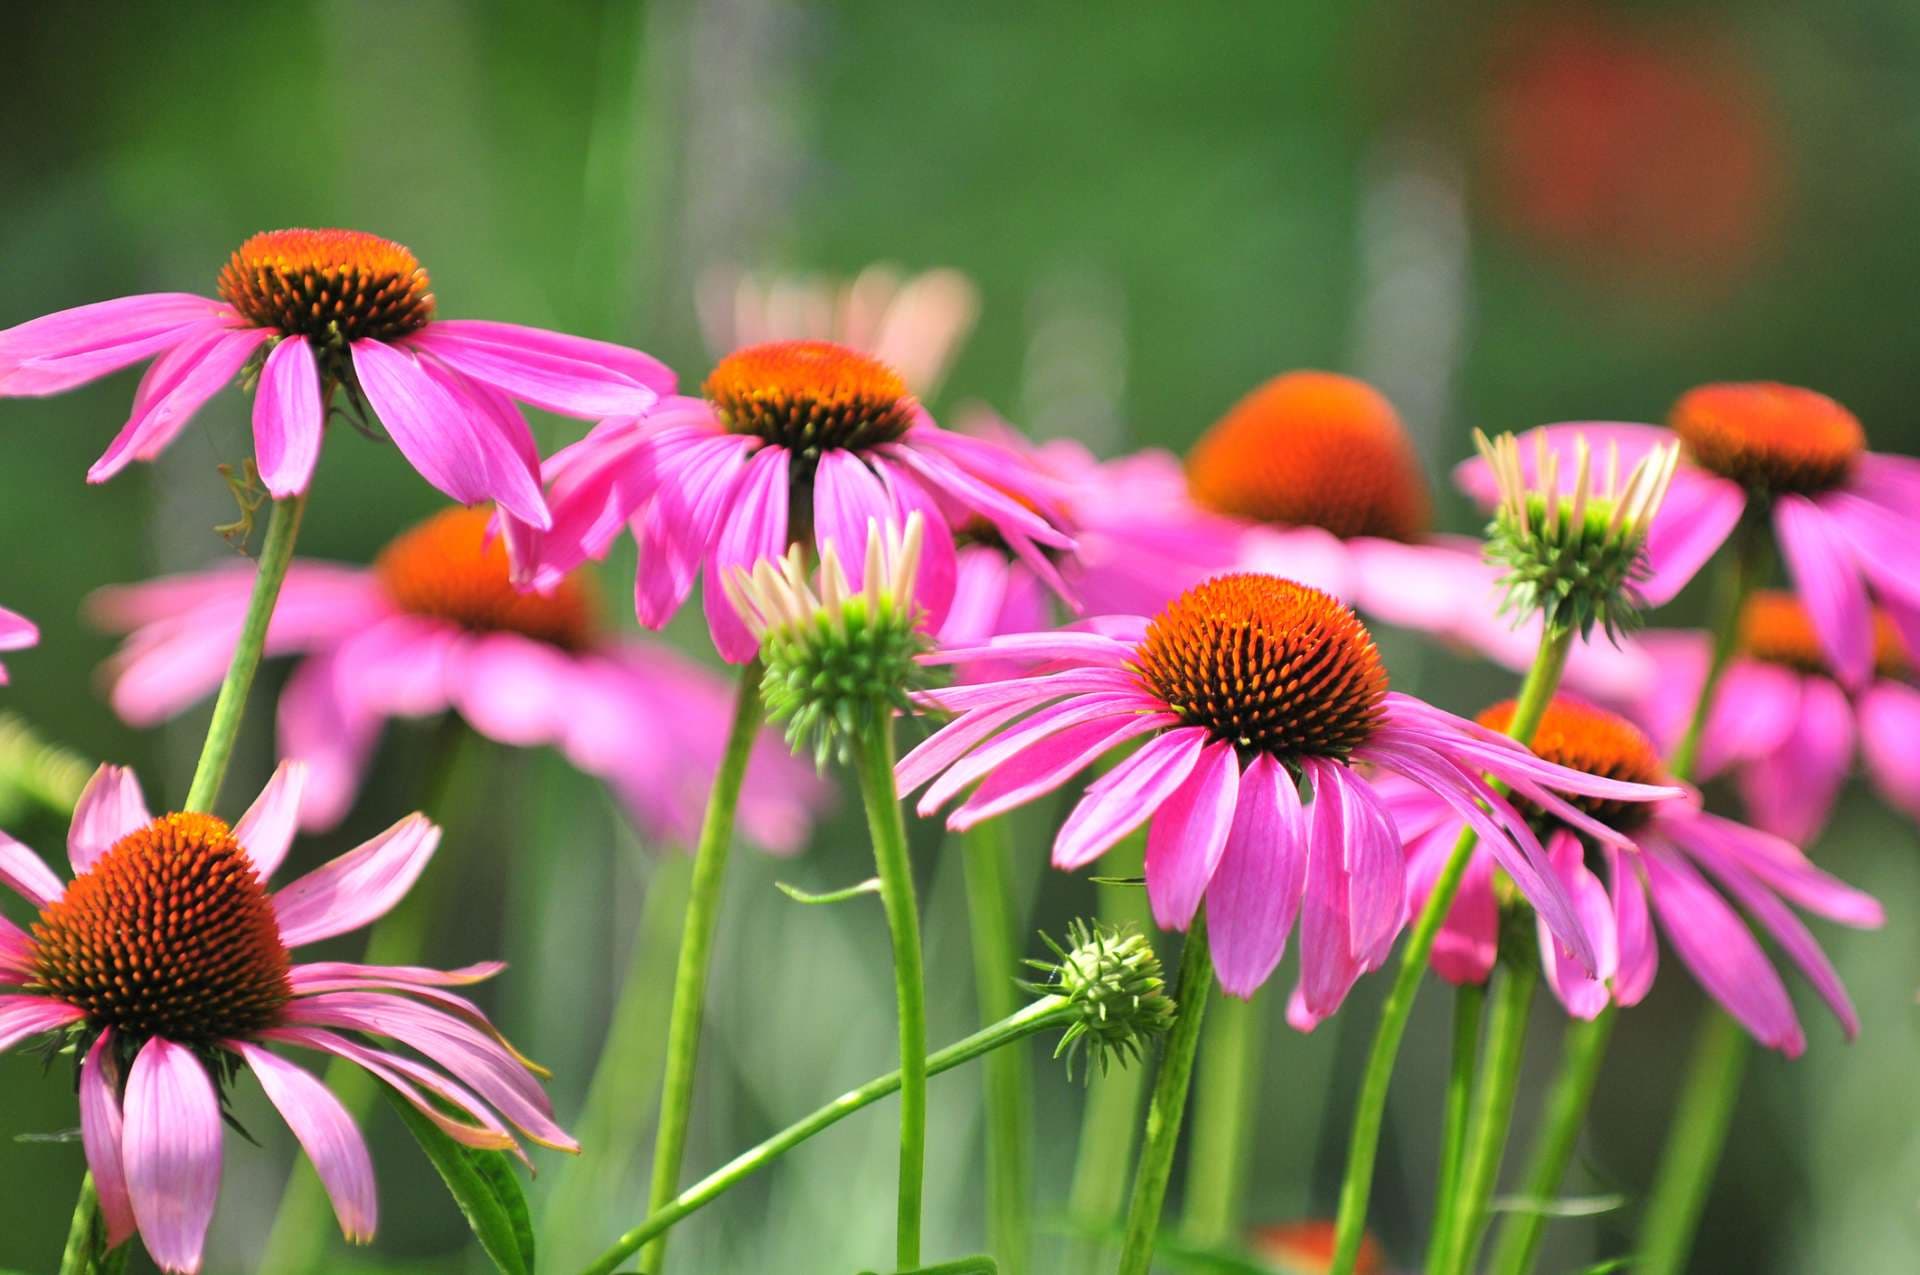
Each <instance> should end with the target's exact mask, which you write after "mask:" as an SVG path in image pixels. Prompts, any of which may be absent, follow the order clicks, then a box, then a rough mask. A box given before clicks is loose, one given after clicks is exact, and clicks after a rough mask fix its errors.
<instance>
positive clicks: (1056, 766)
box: [947, 713, 1180, 832]
mask: <svg viewBox="0 0 1920 1275" xmlns="http://www.w3.org/2000/svg"><path fill="white" fill-rule="evenodd" d="M1179 724H1180V720H1179V719H1178V718H1176V717H1174V716H1173V715H1172V714H1167V713H1161V714H1140V713H1132V714H1126V715H1122V716H1118V717H1115V716H1111V715H1109V716H1103V717H1100V718H1097V719H1096V720H1094V721H1091V722H1083V723H1081V724H1079V725H1077V726H1070V727H1068V728H1067V729H1065V730H1063V731H1060V732H1059V733H1058V734H1054V735H1050V736H1048V737H1047V738H1046V739H1044V740H1042V741H1041V742H1039V743H1037V744H1035V745H1033V746H1032V747H1030V748H1027V749H1025V750H1023V751H1022V752H1021V753H1020V754H1019V755H1018V756H1017V757H1014V758H1013V759H1012V760H1010V761H1008V762H1006V763H1004V764H1002V765H1001V766H999V767H998V768H996V769H994V770H992V771H990V772H989V773H988V775H987V777H986V778H985V779H984V780H982V781H981V783H980V787H979V788H977V789H975V790H974V793H973V796H971V797H969V798H968V799H967V801H966V803H965V804H964V805H962V806H961V807H960V808H959V809H957V810H955V811H954V812H953V814H952V816H951V817H950V818H948V820H947V826H948V827H949V828H952V829H954V830H955V831H959V832H965V831H966V830H967V829H968V828H971V827H973V826H974V825H975V824H977V823H979V822H981V821H982V820H985V819H991V818H994V817H995V816H997V815H1001V814H1004V813H1006V812H1007V811H1009V810H1012V809H1014V808H1015V807H1017V806H1023V805H1025V804H1026V803H1027V802H1029V801H1032V800H1033V799H1034V798H1035V797H1038V796H1040V795H1042V794H1044V793H1049V792H1052V791H1053V790H1054V789H1055V788H1058V787H1059V786H1060V785H1061V784H1063V783H1065V782H1066V781H1067V780H1069V779H1071V778H1072V777H1073V776H1075V775H1077V774H1079V773H1080V772H1081V771H1082V770H1085V769H1086V768H1087V767H1088V766H1091V765H1092V764H1093V763H1094V762H1095V761H1098V760H1099V759H1100V758H1101V757H1104V756H1106V755H1107V754H1108V753H1110V752H1112V751H1113V750H1114V749H1115V748H1116V747H1118V746H1119V745H1121V744H1123V743H1125V742H1126V741H1128V740H1130V739H1134V738H1137V737H1138V736H1141V735H1144V734H1146V733H1148V732H1149V731H1159V730H1166V729H1168V728H1169V727H1174V726H1178V725H1179ZM969 760H971V759H969Z"/></svg>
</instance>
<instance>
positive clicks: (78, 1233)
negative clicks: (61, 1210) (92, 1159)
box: [60, 1173, 128, 1275]
mask: <svg viewBox="0 0 1920 1275" xmlns="http://www.w3.org/2000/svg"><path fill="white" fill-rule="evenodd" d="M127 1249H128V1246H127V1245H125V1244H122V1245H121V1246H120V1247H119V1248H116V1249H111V1250H110V1249H108V1248H107V1220H106V1218H105V1217H104V1216H102V1215H101V1212H100V1194H99V1192H97V1191H95V1190H94V1187H93V1174H91V1173H88V1174H83V1175H82V1176H81V1178H80V1198H79V1199H78V1200H76V1201H74V1205H73V1221H72V1223H71V1224H69V1225H68V1227H67V1247H66V1250H65V1251H64V1252H62V1253H61V1255H60V1275H120V1272H121V1271H123V1270H125V1269H126V1267H127Z"/></svg>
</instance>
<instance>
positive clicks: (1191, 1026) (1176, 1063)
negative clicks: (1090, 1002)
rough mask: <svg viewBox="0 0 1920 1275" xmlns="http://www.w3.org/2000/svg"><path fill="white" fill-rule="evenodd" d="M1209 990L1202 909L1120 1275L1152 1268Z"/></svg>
mask: <svg viewBox="0 0 1920 1275" xmlns="http://www.w3.org/2000/svg"><path fill="white" fill-rule="evenodd" d="M1212 990H1213V955H1212V953H1211V952H1209V951H1208V949H1207V917H1206V912H1205V910H1204V909H1202V910H1201V911H1200V912H1198V913H1196V914H1195V915H1194V918H1193V928H1192V929H1190V930H1189V931H1187V941H1186V943H1185V945H1184V946H1183V947H1182V948H1181V951H1180V986H1179V988H1178V990H1176V991H1175V992H1174V1004H1175V1005H1176V1007H1177V1009H1178V1013H1177V1015H1176V1016H1175V1018H1174V1020H1173V1030H1172V1031H1170V1032H1168V1033H1167V1044H1166V1052H1165V1053H1163V1054H1162V1055H1161V1057H1160V1071H1159V1074H1158V1075H1157V1076H1155V1077H1154V1081H1153V1097H1152V1098H1151V1099H1149V1100H1148V1102H1147V1127H1146V1135H1145V1141H1144V1142H1142V1144H1141V1147H1140V1164H1139V1167H1138V1168H1137V1169H1135V1171H1134V1178H1133V1200H1132V1203H1131V1204H1129V1205H1128V1208H1127V1239H1126V1246H1125V1247H1124V1248H1123V1249H1122V1250H1121V1252H1120V1275H1147V1270H1148V1268H1149V1267H1151V1266H1152V1265H1153V1245H1154V1237H1155V1236H1156V1235H1157V1234H1158V1233H1159V1230H1160V1207H1161V1205H1162V1204H1163V1203H1165V1201H1166V1198H1167V1179H1168V1178H1169V1177H1170V1176H1171V1175H1172V1173H1173V1152H1174V1148H1175V1146H1177V1145H1178V1144H1179V1141H1180V1117H1181V1116H1182V1114H1184V1112H1185V1110H1186V1105H1187V1087H1188V1085H1189V1084H1190V1083H1191V1082H1192V1079H1193V1059H1194V1054H1195V1053H1196V1052H1197V1051H1198V1050H1199V1048H1200V1025H1201V1024H1202V1023H1203V1022H1204V1021H1205V1020H1206V1016H1207V998H1208V996H1209V994H1210V993H1211V992H1212Z"/></svg>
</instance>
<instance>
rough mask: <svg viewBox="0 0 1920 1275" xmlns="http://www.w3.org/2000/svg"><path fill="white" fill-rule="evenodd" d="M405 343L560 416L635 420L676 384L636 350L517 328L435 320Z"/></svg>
mask: <svg viewBox="0 0 1920 1275" xmlns="http://www.w3.org/2000/svg"><path fill="white" fill-rule="evenodd" d="M407 344H409V345H412V346H416V347H418V348H420V349H423V350H428V351H431V352H432V354H433V356H434V357H435V358H438V359H440V360H442V361H443V362H445V363H446V364H447V365H448V366H449V367H453V368H457V369H459V371H461V372H462V373H464V374H465V375H467V376H470V377H472V378H473V379H474V380H476V381H482V382H484V383H486V384H488V385H494V386H498V387H499V388H500V389H502V390H505V391H506V392H507V393H508V394H511V395H512V396H513V397H514V398H517V399H519V400H520V401H521V402H523V403H531V404H533V405H534V406H535V407H538V408H542V409H544V410H546V411H549V412H557V413H559V414H560V415H562V416H577V417H583V418H585V419H589V420H592V419H596V418H599V417H605V416H630V415H634V414H637V413H639V412H644V411H646V410H647V409H648V408H649V407H651V406H653V405H654V403H656V402H658V401H659V400H660V398H661V397H662V396H663V395H666V394H671V393H672V392H673V390H674V385H675V378H674V375H673V372H672V371H671V370H670V369H669V368H668V367H667V366H666V364H664V363H661V362H660V361H659V360H658V359H655V358H652V357H650V356H649V355H645V354H642V353H641V352H640V351H638V350H630V349H628V348H627V347H625V346H622V345H614V344H612V343H611V342H608V341H594V340H590V339H588V338H586V337H578V336H568V335H566V334H565V333H562V332H548V331H546V330H544V329H542V328H530V327H523V326H521V325H520V324H517V323H495V322H490V321H487V320H482V319H440V320H436V321H435V322H433V323H429V324H428V325H427V326H426V327H424V328H422V329H421V330H420V331H419V332H417V333H415V334H414V335H412V336H410V337H408V338H407Z"/></svg>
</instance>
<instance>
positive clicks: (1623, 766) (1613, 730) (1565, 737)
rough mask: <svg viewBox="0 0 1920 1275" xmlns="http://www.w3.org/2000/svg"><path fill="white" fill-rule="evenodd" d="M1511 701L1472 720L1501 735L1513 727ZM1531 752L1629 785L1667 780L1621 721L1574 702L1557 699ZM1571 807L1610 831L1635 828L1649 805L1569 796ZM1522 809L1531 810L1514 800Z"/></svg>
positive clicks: (1643, 740)
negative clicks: (1589, 816)
mask: <svg viewBox="0 0 1920 1275" xmlns="http://www.w3.org/2000/svg"><path fill="white" fill-rule="evenodd" d="M1513 712H1514V701H1513V700H1505V701H1503V702H1501V703H1498V704H1495V705H1494V706H1493V707H1492V708H1489V709H1487V710H1486V711H1485V712H1483V713H1481V714H1480V716H1479V717H1478V718H1477V719H1476V720H1478V721H1479V723H1480V724H1481V725H1482V726H1485V727H1487V728H1488V729H1489V730H1497V731H1504V730H1506V729H1507V728H1508V727H1509V726H1511V725H1512V724H1513ZM1532 747H1533V753H1534V756H1536V757H1539V758H1541V759H1543V760H1545V761H1550V762H1553V763H1554V764H1555V765H1559V766H1565V767H1567V768H1568V769H1569V770H1577V771H1580V772H1582V773H1583V774H1588V775H1598V776H1600V777H1601V778H1603V779H1618V780H1622V781H1624V782H1626V783H1634V784H1660V783H1665V782H1666V778H1665V775H1666V768H1665V767H1664V766H1662V765H1661V764H1660V754H1659V752H1657V751H1656V750H1655V749H1654V746H1653V741H1652V740H1650V739H1648V738H1647V737H1646V735H1645V734H1643V733H1642V732H1641V731H1640V729H1639V727H1637V726H1635V725H1634V724H1633V723H1631V722H1629V721H1627V720H1626V719H1625V718H1624V717H1620V716H1618V715H1617V714H1614V713H1609V712H1607V711H1606V710H1605V709H1603V708H1595V707H1594V706H1593V705H1591V704H1585V703H1582V702H1581V701H1579V700H1577V699H1569V698H1565V697H1559V696H1556V697H1555V699H1554V701H1553V702H1552V703H1551V704H1549V705H1547V711H1546V713H1545V714H1544V715H1543V716H1542V717H1541V719H1540V729H1539V730H1537V731H1535V732H1534V735H1533V744H1532ZM1568 801H1570V802H1571V803H1572V804H1573V805H1575V806H1578V807H1579V808H1580V809H1582V810H1584V811H1586V812H1587V813H1588V814H1590V815H1592V816H1593V817H1594V818H1595V819H1598V820H1599V821H1600V822H1601V823H1604V824H1606V825H1608V826H1609V827H1614V828H1624V827H1628V826H1637V825H1638V824H1639V823H1641V822H1642V821H1644V820H1645V818H1646V816H1647V814H1648V813H1649V811H1650V810H1651V809H1652V807H1650V806H1648V805H1646V804H1645V803H1642V802H1626V801H1607V800H1604V799H1601V798H1598V797H1569V798H1568ZM1515 805H1517V806H1519V807H1520V808H1521V809H1531V808H1532V807H1531V805H1530V804H1529V803H1527V802H1525V801H1516V802H1515Z"/></svg>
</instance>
